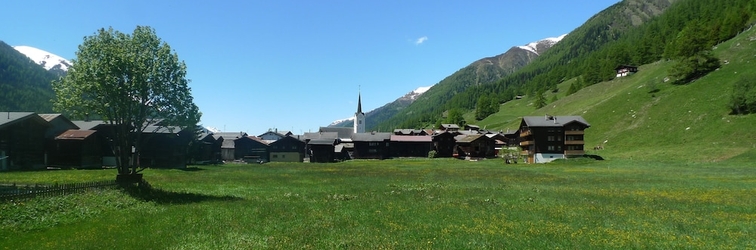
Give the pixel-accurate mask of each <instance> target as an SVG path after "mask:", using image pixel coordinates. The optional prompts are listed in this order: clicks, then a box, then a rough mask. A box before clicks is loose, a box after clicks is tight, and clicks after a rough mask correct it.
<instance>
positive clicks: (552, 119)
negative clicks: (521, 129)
mask: <svg viewBox="0 0 756 250" xmlns="http://www.w3.org/2000/svg"><path fill="white" fill-rule="evenodd" d="M522 120H523V121H524V122H525V124H527V125H528V127H563V126H564V125H566V124H568V123H572V122H579V123H582V124H584V125H585V126H586V127H590V126H591V124H589V123H588V122H587V121H585V119H583V117H582V116H525V117H523V118H522Z"/></svg>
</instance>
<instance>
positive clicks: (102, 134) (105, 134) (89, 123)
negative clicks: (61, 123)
mask: <svg viewBox="0 0 756 250" xmlns="http://www.w3.org/2000/svg"><path fill="white" fill-rule="evenodd" d="M71 122H73V123H74V124H75V125H76V126H77V127H79V130H95V131H97V136H96V138H97V141H99V144H100V153H101V154H102V165H103V166H115V165H116V158H115V154H114V153H113V144H112V141H113V139H114V138H115V128H116V127H115V125H112V124H108V123H106V122H105V121H101V120H86V121H71Z"/></svg>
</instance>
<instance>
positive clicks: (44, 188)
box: [0, 180, 118, 201]
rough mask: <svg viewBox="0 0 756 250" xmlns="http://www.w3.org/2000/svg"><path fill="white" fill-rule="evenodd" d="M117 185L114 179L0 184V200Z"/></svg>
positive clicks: (60, 193)
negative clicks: (65, 182) (61, 182)
mask: <svg viewBox="0 0 756 250" xmlns="http://www.w3.org/2000/svg"><path fill="white" fill-rule="evenodd" d="M116 186H118V182H116V181H115V180H110V181H93V182H82V183H69V184H53V185H40V184H34V185H16V184H0V201H4V200H18V199H26V198H34V197H55V196H63V195H68V194H75V193H83V192H85V191H88V190H98V189H103V188H110V187H116Z"/></svg>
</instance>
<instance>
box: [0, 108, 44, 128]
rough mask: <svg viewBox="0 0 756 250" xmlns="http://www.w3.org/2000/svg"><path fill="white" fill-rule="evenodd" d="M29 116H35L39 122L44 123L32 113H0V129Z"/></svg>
mask: <svg viewBox="0 0 756 250" xmlns="http://www.w3.org/2000/svg"><path fill="white" fill-rule="evenodd" d="M30 116H36V117H37V118H39V119H40V120H42V121H44V119H42V117H39V116H38V115H35V114H34V112H0V128H2V127H4V126H9V125H11V124H13V123H15V122H16V121H21V120H23V119H27V118H29V117H30ZM32 118H33V117H32Z"/></svg>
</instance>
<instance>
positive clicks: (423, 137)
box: [391, 135, 433, 142]
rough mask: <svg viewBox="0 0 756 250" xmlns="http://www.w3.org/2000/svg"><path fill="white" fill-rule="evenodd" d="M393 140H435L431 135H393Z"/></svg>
mask: <svg viewBox="0 0 756 250" xmlns="http://www.w3.org/2000/svg"><path fill="white" fill-rule="evenodd" d="M391 141H397V142H433V136H430V135H391Z"/></svg>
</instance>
